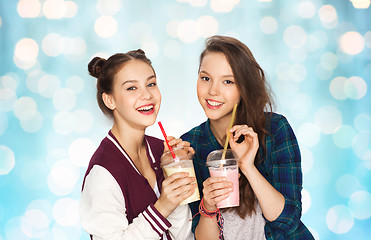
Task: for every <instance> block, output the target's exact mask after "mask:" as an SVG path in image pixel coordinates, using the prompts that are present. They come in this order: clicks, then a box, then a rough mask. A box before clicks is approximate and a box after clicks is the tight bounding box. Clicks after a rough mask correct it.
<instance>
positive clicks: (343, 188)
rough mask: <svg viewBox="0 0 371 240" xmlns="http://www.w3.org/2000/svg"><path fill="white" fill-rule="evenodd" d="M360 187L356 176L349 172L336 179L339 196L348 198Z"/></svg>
mask: <svg viewBox="0 0 371 240" xmlns="http://www.w3.org/2000/svg"><path fill="white" fill-rule="evenodd" d="M360 188H361V184H360V183H359V181H358V179H357V177H356V176H355V175H351V174H344V175H342V176H341V177H339V178H338V179H337V181H336V191H337V192H338V193H339V195H340V196H342V197H345V198H349V197H350V195H352V193H354V192H355V191H358V190H359V189H360Z"/></svg>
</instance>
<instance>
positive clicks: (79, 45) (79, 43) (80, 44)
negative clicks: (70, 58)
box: [63, 37, 86, 56]
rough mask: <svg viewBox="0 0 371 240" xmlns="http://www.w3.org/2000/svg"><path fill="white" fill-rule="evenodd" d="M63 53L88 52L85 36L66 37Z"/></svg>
mask: <svg viewBox="0 0 371 240" xmlns="http://www.w3.org/2000/svg"><path fill="white" fill-rule="evenodd" d="M63 40H64V44H63V45H64V49H63V53H64V54H66V55H74V56H78V55H83V54H84V53H85V52H86V42H85V40H84V39H83V38H81V37H77V38H68V37H67V38H64V39H63Z"/></svg>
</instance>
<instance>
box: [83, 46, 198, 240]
mask: <svg viewBox="0 0 371 240" xmlns="http://www.w3.org/2000/svg"><path fill="white" fill-rule="evenodd" d="M88 70H89V73H90V75H92V76H93V77H95V78H97V80H98V81H97V101H98V105H99V107H100V109H101V110H102V112H103V113H104V114H106V115H107V116H109V117H110V118H112V119H113V126H112V129H111V130H110V131H109V132H108V135H107V136H106V137H105V138H104V139H103V140H102V142H101V144H100V146H99V147H98V149H97V150H96V152H95V153H94V155H93V156H92V158H91V160H90V163H89V166H88V169H87V171H86V174H85V177H84V182H83V187H82V194H81V201H80V217H81V222H82V226H83V228H84V229H85V230H86V231H87V232H88V233H89V234H90V236H91V239H99V240H103V239H115V240H119V239H140V240H142V239H166V240H170V239H193V234H192V233H191V230H190V229H191V222H190V221H189V219H191V212H190V209H189V207H188V205H180V206H179V203H180V202H181V201H182V200H184V199H186V198H187V197H189V196H191V195H192V194H193V192H194V190H195V188H196V184H195V183H194V182H195V178H193V177H189V176H188V173H184V172H183V173H174V174H172V175H171V176H169V177H168V178H166V179H164V176H163V172H162V169H161V168H160V159H161V155H162V153H163V151H164V143H163V141H162V140H160V139H157V138H154V137H151V136H148V135H145V130H146V128H147V127H148V126H151V125H153V124H154V123H155V121H156V117H157V114H158V111H159V108H160V103H161V94H160V90H159V88H158V86H157V82H156V73H155V71H154V69H153V67H152V65H151V61H150V60H149V59H148V58H147V57H146V55H145V53H144V52H143V51H142V50H140V49H139V50H136V51H130V52H128V53H118V54H115V55H113V56H111V57H110V58H108V59H107V60H105V59H103V58H100V57H95V58H93V59H92V60H91V61H90V63H89V65H88ZM168 140H169V143H170V145H172V146H173V147H182V146H183V147H187V148H188V149H189V151H191V152H194V151H193V149H192V148H191V147H189V145H190V144H189V143H188V142H184V141H182V140H181V139H176V138H173V137H168ZM165 148H167V146H165Z"/></svg>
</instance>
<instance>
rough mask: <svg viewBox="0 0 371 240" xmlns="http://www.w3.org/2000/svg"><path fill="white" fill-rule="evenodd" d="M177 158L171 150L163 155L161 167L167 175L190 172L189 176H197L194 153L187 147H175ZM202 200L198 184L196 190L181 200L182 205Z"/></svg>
mask: <svg viewBox="0 0 371 240" xmlns="http://www.w3.org/2000/svg"><path fill="white" fill-rule="evenodd" d="M173 152H174V153H175V155H176V159H174V158H173V156H172V154H171V152H170V151H166V152H164V153H163V154H162V156H161V167H162V169H163V170H164V172H165V174H166V175H167V176H171V174H173V173H176V172H188V173H189V177H194V178H196V174H195V170H194V168H193V160H192V159H193V154H192V153H191V152H189V151H188V150H187V149H186V148H173ZM195 183H196V184H197V182H196V181H195ZM197 200H200V192H199V190H198V186H197V187H196V189H195V192H194V193H193V194H192V195H191V196H190V197H188V198H186V199H184V200H183V201H182V202H180V205H183V204H187V203H191V202H194V201H197Z"/></svg>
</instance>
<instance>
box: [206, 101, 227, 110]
mask: <svg viewBox="0 0 371 240" xmlns="http://www.w3.org/2000/svg"><path fill="white" fill-rule="evenodd" d="M206 103H207V104H208V106H210V107H211V108H218V107H220V106H221V105H223V103H222V102H218V101H213V100H210V99H207V100H206Z"/></svg>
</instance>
